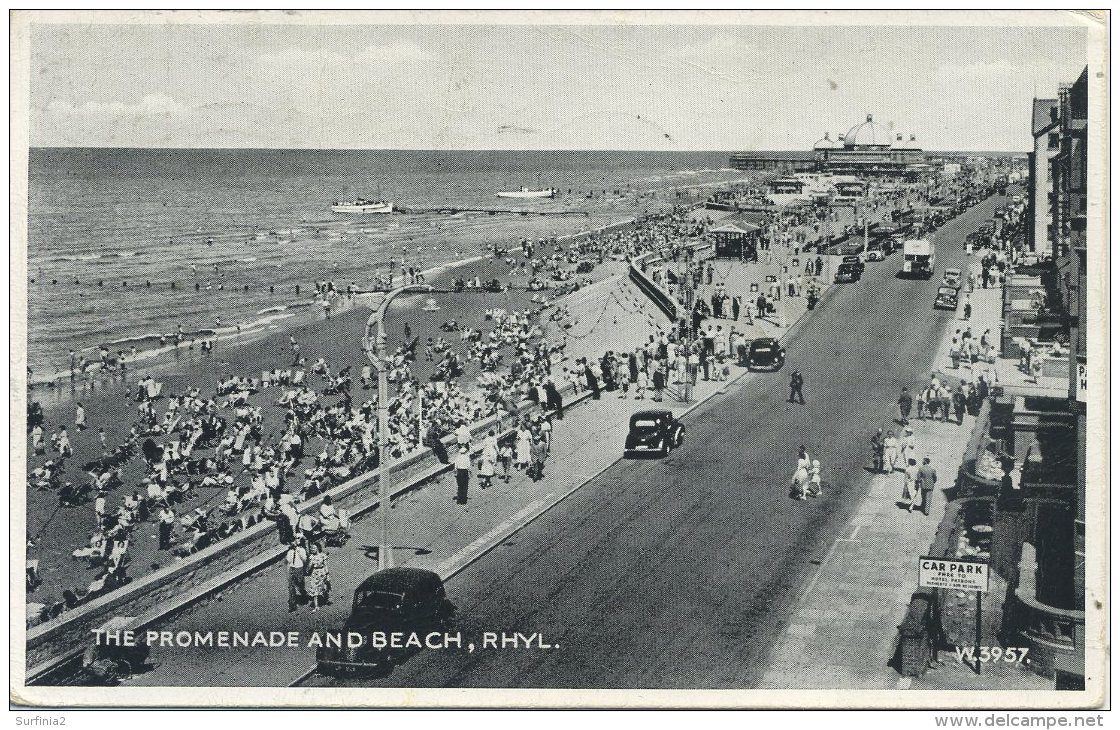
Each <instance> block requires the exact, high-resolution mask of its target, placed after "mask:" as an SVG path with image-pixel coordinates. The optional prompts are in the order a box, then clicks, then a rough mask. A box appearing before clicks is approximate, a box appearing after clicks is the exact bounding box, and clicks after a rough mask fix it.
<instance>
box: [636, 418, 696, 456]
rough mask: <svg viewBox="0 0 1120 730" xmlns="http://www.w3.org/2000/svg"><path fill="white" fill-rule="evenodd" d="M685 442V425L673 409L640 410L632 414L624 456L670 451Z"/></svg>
mask: <svg viewBox="0 0 1120 730" xmlns="http://www.w3.org/2000/svg"><path fill="white" fill-rule="evenodd" d="M682 443H684V425H683V424H682V423H681V422H680V421H678V420H677V418H676V416H674V415H673V413H672V411H638V412H637V413H635V414H634V415H632V416H630V432H629V433H627V434H626V448H625V449H624V451H623V455H624V456H637V455H639V454H657V455H658V456H668V455H669V452H670V451H672V450H673V449H675V448H676V447H678V446H680V445H681V444H682Z"/></svg>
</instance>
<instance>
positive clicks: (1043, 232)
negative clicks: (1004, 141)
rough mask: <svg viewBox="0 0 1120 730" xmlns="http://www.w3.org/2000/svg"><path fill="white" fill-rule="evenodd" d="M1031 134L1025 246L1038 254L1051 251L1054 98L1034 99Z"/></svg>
mask: <svg viewBox="0 0 1120 730" xmlns="http://www.w3.org/2000/svg"><path fill="white" fill-rule="evenodd" d="M1031 134H1032V135H1034V146H1033V147H1032V149H1031V152H1030V154H1029V155H1028V158H1027V164H1028V167H1029V172H1030V180H1029V184H1028V190H1027V215H1028V221H1029V224H1028V226H1027V247H1028V248H1029V249H1030V250H1031V251H1033V252H1034V253H1035V254H1036V255H1038V256H1040V257H1046V256H1050V255H1052V254H1053V247H1052V246H1051V245H1050V233H1049V231H1050V212H1051V205H1050V193H1051V190H1050V160H1051V159H1052V158H1053V157H1054V155H1055V154H1057V152H1058V147H1059V144H1060V143H1059V132H1058V100H1057V99H1035V100H1034V103H1033V105H1032V114H1031Z"/></svg>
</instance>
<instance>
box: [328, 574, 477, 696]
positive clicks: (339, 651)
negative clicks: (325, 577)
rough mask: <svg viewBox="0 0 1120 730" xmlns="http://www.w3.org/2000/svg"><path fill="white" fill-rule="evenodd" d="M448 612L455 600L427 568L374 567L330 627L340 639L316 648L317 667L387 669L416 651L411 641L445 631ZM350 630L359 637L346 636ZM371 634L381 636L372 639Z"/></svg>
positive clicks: (345, 671) (333, 671) (341, 671)
mask: <svg viewBox="0 0 1120 730" xmlns="http://www.w3.org/2000/svg"><path fill="white" fill-rule="evenodd" d="M454 615H455V606H454V605H453V604H452V603H451V601H449V600H447V594H446V592H445V591H444V589H443V581H442V580H440V577H439V576H438V575H436V574H435V573H433V572H432V571H430V570H422V569H420V568H389V569H388V570H381V571H378V572H376V573H374V574H373V575H371V576H370V577H368V578H366V579H365V580H364V581H362V584H361V585H359V586H358V588H357V590H355V591H354V604H353V606H352V607H351V609H350V618H348V619H346V623H345V624H344V625H343V626H342V628H341V629H340V631H339V632H332V633H336V634H341V636H342V638H343V641H342V642H341V643H342V645H341V646H336V645H329V644H328V645H326V646H323V647H320V648H318V649H317V650H316V653H315V661H316V663H317V669H318V671H319V673H321V674H328V675H352V674H377V675H380V676H384V675H387V674H389V672H391V671H392V670H393V665H394V664H397V663H399V662H401V661H403V660H404V659H405V658H407V657H408V656H409V655H410V654H412V653H414V652H416V651H418V649H417V648H416V643H417V641H419V642H421V643H422V642H424V641H425V639H426V637H428V635H429V634H431V633H433V632H435V633H440V634H441V635H442V632H444V631H447V630H448V629H449V628H450V627H451V623H452V619H453V618H454ZM351 632H353V634H354V635H355V636H360V637H361V642H360V643H359V642H357V641H354V642H350V641H346V639H347V637H349V636H350V635H351ZM375 636H377V637H378V638H383V639H384V641H380V642H375V641H374V637H375ZM351 643H353V644H356V645H354V646H351V645H350V644H351ZM379 644H385V645H384V646H380V645H379Z"/></svg>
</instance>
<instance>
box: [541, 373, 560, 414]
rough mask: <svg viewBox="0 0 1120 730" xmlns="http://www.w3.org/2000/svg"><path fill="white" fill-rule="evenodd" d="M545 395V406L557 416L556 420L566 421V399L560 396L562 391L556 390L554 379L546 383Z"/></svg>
mask: <svg viewBox="0 0 1120 730" xmlns="http://www.w3.org/2000/svg"><path fill="white" fill-rule="evenodd" d="M544 393H545V406H546V407H547V408H548V410H550V411H552V412H553V413H555V414H556V420H557V421H562V420H564V399H563V398H562V397H561V396H560V391H559V390H557V389H556V383H554V382H552V378H549V379H548V380H546V381H544Z"/></svg>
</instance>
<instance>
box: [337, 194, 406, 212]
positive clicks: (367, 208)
mask: <svg viewBox="0 0 1120 730" xmlns="http://www.w3.org/2000/svg"><path fill="white" fill-rule="evenodd" d="M331 211H332V212H335V213H383V214H384V213H392V212H393V204H392V203H387V202H385V201H384V200H366V199H365V198H358V199H357V200H347V201H341V202H337V203H332V204H331Z"/></svg>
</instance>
